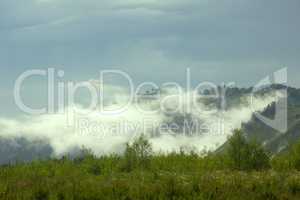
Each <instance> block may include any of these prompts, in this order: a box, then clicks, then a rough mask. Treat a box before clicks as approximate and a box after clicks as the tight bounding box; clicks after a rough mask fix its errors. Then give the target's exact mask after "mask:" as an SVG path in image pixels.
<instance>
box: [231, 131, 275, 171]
mask: <svg viewBox="0 0 300 200" xmlns="http://www.w3.org/2000/svg"><path fill="white" fill-rule="evenodd" d="M228 143H229V147H228V149H227V155H228V159H229V166H230V167H231V168H233V169H236V170H261V169H266V168H269V166H270V164H269V163H270V162H269V160H270V159H269V156H268V154H267V153H266V151H265V150H264V148H263V147H262V146H261V145H260V144H258V143H257V142H256V141H254V140H253V141H251V142H248V141H247V140H246V138H245V137H244V136H243V133H242V131H241V130H235V131H234V134H233V135H232V136H231V137H230V138H229V140H228Z"/></svg>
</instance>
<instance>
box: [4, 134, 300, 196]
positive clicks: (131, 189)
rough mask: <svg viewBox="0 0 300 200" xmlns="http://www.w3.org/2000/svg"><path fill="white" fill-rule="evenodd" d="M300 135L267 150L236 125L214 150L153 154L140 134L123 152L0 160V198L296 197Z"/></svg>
mask: <svg viewBox="0 0 300 200" xmlns="http://www.w3.org/2000/svg"><path fill="white" fill-rule="evenodd" d="M299 170H300V143H299V144H296V145H294V146H292V147H291V148H290V150H289V152H285V153H282V154H280V155H276V156H274V155H273V156H272V155H270V154H269V153H268V152H266V151H265V150H264V148H263V147H262V145H260V144H258V143H256V142H255V141H246V140H245V139H244V137H243V136H242V133H241V131H238V130H237V131H235V133H234V135H233V136H232V137H231V138H229V142H228V146H227V147H226V150H224V151H222V152H219V153H209V152H208V153H203V154H202V155H199V154H198V153H195V152H193V151H191V152H186V151H184V150H183V151H182V152H178V153H170V154H159V155H157V154H155V155H154V154H153V153H152V149H151V144H149V142H148V141H147V140H146V138H145V137H144V136H141V137H139V138H137V139H136V141H135V142H134V143H132V144H127V148H126V151H125V153H124V154H123V155H107V156H102V157H96V156H94V155H93V154H92V153H91V152H90V151H88V150H83V153H82V155H81V156H79V157H77V158H73V159H71V158H68V157H63V158H61V159H51V160H39V161H34V162H31V163H18V164H13V165H5V166H2V167H0V199H11V200H18V199H30V200H31V199H32V200H48V199H49V200H50V199H53V200H56V199H57V200H63V199H78V200H97V199H99V200H102V199H113V200H115V199H124V200H130V199H132V200H133V199H136V200H143V199H174V200H175V199H203V200H206V199H243V200H244V199H253V200H254V199H262V200H265V199H272V200H273V199H274V200H275V199H300V172H299Z"/></svg>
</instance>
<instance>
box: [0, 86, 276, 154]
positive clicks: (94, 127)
mask: <svg viewBox="0 0 300 200" xmlns="http://www.w3.org/2000/svg"><path fill="white" fill-rule="evenodd" d="M109 88H110V90H109V91H110V92H111V93H116V92H117V91H124V89H122V88H117V87H116V86H112V87H109ZM165 92H166V93H165ZM165 92H164V93H163V95H162V96H161V97H160V98H158V99H157V100H150V101H149V100H146V99H143V98H142V99H140V101H137V102H135V103H133V104H131V105H130V106H129V107H128V109H126V110H125V111H124V112H122V113H115V114H109V115H108V114H104V113H103V112H101V110H99V108H97V109H96V110H86V109H84V108H82V107H81V106H80V105H76V107H68V108H67V109H66V110H65V112H64V113H63V114H62V113H61V114H59V112H58V113H57V114H54V115H53V114H46V115H40V116H27V117H22V118H21V119H8V118H0V129H1V135H0V136H1V137H2V138H5V139H14V138H24V139H26V141H28V142H31V143H32V144H34V143H35V142H36V141H47V142H46V143H47V144H48V145H49V146H50V147H51V149H53V156H61V155H64V154H69V153H72V152H73V151H74V149H79V148H81V147H83V146H84V147H86V148H89V149H91V150H92V151H93V152H94V153H95V154H96V155H103V154H110V153H122V152H123V151H124V147H125V144H126V143H127V142H131V141H132V140H133V139H134V138H135V137H136V136H138V135H140V134H142V133H143V134H146V135H147V136H148V137H149V140H150V142H151V143H152V145H153V148H154V151H155V152H156V153H159V152H170V151H179V150H180V149H181V148H182V147H187V148H190V149H195V150H197V151H198V152H201V151H203V150H214V149H216V148H217V147H218V146H220V145H222V144H223V143H224V142H225V141H226V139H227V137H228V135H230V134H231V131H232V129H233V128H240V127H241V124H242V123H243V122H247V121H248V120H250V119H251V117H252V113H253V111H258V110H262V109H264V108H265V107H266V106H267V105H268V104H270V103H271V102H272V101H273V100H274V99H273V98H271V97H270V98H266V97H264V98H263V99H262V98H257V99H255V100H256V101H254V104H252V105H251V106H249V104H247V103H246V104H241V105H236V106H234V107H232V108H231V109H228V110H227V111H226V112H224V113H223V114H222V112H221V111H218V110H215V108H212V109H211V111H213V112H209V113H208V112H204V110H206V106H205V105H204V104H203V103H202V102H201V101H200V102H198V104H197V107H194V106H193V108H192V109H191V112H190V113H187V112H186V111H185V109H186V106H187V105H190V104H191V102H188V101H182V102H181V101H177V98H175V99H174V98H169V100H168V101H166V102H165V103H166V104H164V105H165V106H166V107H167V108H168V109H171V110H173V111H174V108H177V107H178V108H180V109H179V110H178V111H176V112H164V111H163V110H162V109H161V107H160V106H161V104H160V103H161V102H162V100H163V99H164V98H165V97H170V96H169V95H172V94H173V92H174V91H173V90H166V91H165ZM117 93H119V92H117ZM124 95H126V94H119V95H118V96H115V95H109V96H110V97H111V98H110V101H111V102H112V103H108V104H107V106H105V107H104V109H105V110H111V109H112V108H119V107H120V106H122V105H124V104H123V103H124V102H123V100H122V99H124V98H123V96H124ZM181 95H183V96H179V97H181V98H183V97H185V96H186V95H187V94H181ZM244 98H246V96H245V97H244ZM246 99H247V98H246ZM108 100H109V99H108ZM108 100H107V101H108ZM137 106H139V107H137ZM166 107H165V108H166ZM75 108H76V109H75ZM141 109H143V110H144V112H142V111H141ZM145 110H146V111H155V110H157V112H155V113H149V112H145ZM169 111H170V110H169ZM83 113H84V114H83ZM186 123H187V124H186ZM196 123H197V124H196ZM198 123H199V124H198ZM188 124H193V125H196V126H195V127H194V126H193V127H189V126H188ZM166 125H168V126H167V129H166V128H165V127H166ZM171 127H172V128H171ZM175 128H176V129H175ZM191 128H192V129H191ZM170 130H172V131H171V132H170ZM187 130H188V132H186V131H187ZM191 130H194V131H193V132H191Z"/></svg>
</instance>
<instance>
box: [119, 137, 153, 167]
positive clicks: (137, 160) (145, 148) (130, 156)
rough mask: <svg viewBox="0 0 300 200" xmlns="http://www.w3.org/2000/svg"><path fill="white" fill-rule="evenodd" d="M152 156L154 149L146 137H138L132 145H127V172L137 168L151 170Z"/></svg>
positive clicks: (125, 157)
mask: <svg viewBox="0 0 300 200" xmlns="http://www.w3.org/2000/svg"><path fill="white" fill-rule="evenodd" d="M151 155H152V147H151V144H150V143H149V141H148V140H147V139H146V137H145V136H144V135H141V136H140V137H138V138H137V139H136V140H135V141H134V142H133V143H132V144H131V145H130V144H128V143H127V144H126V150H125V154H124V159H125V166H124V168H125V171H132V170H133V169H135V168H149V166H150V160H151Z"/></svg>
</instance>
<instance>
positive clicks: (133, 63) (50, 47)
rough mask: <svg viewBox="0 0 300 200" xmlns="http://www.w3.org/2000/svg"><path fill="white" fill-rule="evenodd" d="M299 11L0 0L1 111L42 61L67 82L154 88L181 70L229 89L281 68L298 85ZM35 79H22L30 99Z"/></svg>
mask: <svg viewBox="0 0 300 200" xmlns="http://www.w3.org/2000/svg"><path fill="white" fill-rule="evenodd" d="M299 10H300V1H299V0H285V1H282V0H239V1H233V0H164V1H162V0H160V1H159V0H113V1H112V0H26V1H24V0H1V1H0V44H1V45H0V74H1V79H0V98H1V106H0V109H1V110H2V113H1V114H3V113H5V114H7V115H9V113H13V112H14V110H16V108H15V105H14V100H13V88H14V83H15V80H16V79H17V77H18V76H19V75H20V74H22V73H23V72H24V71H26V70H30V69H47V68H49V67H53V68H56V69H60V70H64V72H65V77H64V78H65V79H66V80H76V81H82V80H90V79H97V77H98V73H99V71H100V70H105V69H118V70H123V71H125V72H127V73H128V74H129V75H130V76H131V77H132V78H133V80H134V81H135V82H143V81H153V82H155V83H157V84H161V83H164V82H166V81H176V82H179V83H184V82H185V79H186V77H185V75H184V74H185V70H186V68H187V67H189V68H190V70H191V74H192V80H193V81H194V82H195V81H199V82H201V81H211V82H214V83H222V82H225V83H226V82H235V83H236V84H237V85H238V86H251V85H254V84H256V83H257V82H258V81H259V80H261V79H263V78H264V77H265V76H267V75H269V74H272V73H273V72H275V71H277V70H279V69H281V68H283V67H287V68H288V81H289V85H292V86H295V87H300V79H299V74H300V67H299V64H300V56H299V54H300V39H299V32H300V20H299V19H300V12H299ZM39 81H41V80H39ZM40 83H41V82H38V80H36V82H34V81H33V82H31V83H28V84H29V88H30V89H29V90H28V92H27V93H28V96H30V97H29V98H31V100H30V101H35V100H36V99H39V98H41V96H44V95H41V94H42V93H43V92H42V91H43V90H44V87H43V84H40ZM37 91H41V92H37ZM40 93H41V94H40ZM37 94H39V95H37Z"/></svg>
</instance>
